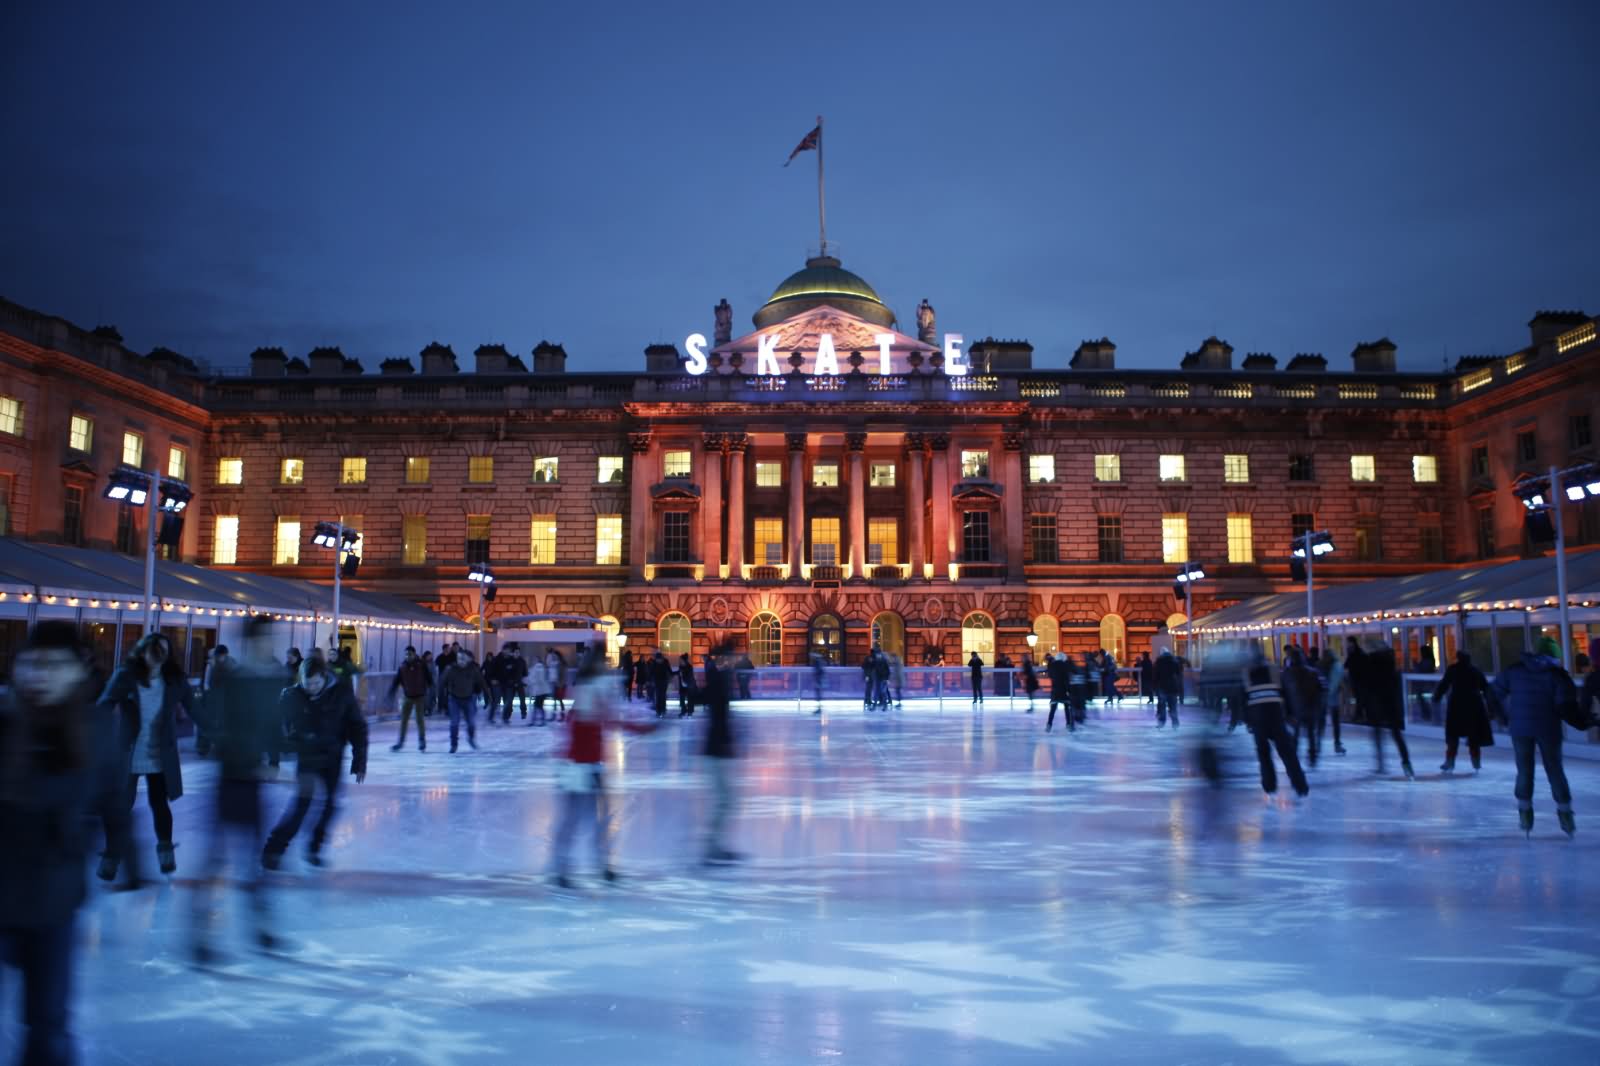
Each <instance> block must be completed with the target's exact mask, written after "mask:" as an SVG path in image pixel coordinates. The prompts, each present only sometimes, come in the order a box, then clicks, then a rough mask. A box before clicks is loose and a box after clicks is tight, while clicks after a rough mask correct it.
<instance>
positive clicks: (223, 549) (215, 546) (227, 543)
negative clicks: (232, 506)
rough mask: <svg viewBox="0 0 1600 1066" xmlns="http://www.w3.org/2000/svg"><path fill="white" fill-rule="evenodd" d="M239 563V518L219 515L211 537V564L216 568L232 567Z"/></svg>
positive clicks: (230, 515) (234, 515)
mask: <svg viewBox="0 0 1600 1066" xmlns="http://www.w3.org/2000/svg"><path fill="white" fill-rule="evenodd" d="M238 561H239V516H238V515H236V514H219V515H217V523H216V529H215V531H214V532H213V533H212V535H211V562H212V564H213V565H215V566H232V565H234V564H235V563H237V562H238Z"/></svg>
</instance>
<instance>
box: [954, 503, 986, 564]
mask: <svg viewBox="0 0 1600 1066" xmlns="http://www.w3.org/2000/svg"><path fill="white" fill-rule="evenodd" d="M961 561H962V562H964V563H986V562H988V561H989V512H988V511H962V512H961Z"/></svg>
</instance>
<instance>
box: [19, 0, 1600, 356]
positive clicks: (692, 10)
mask: <svg viewBox="0 0 1600 1066" xmlns="http://www.w3.org/2000/svg"><path fill="white" fill-rule="evenodd" d="M90 7H92V8H98V10H96V11H94V12H93V13H86V12H84V11H81V10H79V9H80V8H90ZM325 7H326V8H330V9H334V13H331V14H330V13H328V12H326V11H323V10H322V9H323V8H325ZM184 8H185V5H180V4H165V3H164V4H156V5H149V6H148V7H147V6H146V5H111V4H89V5H79V4H65V3H63V4H41V3H17V4H9V5H6V10H5V13H4V14H3V15H0V115H3V123H4V130H5V134H6V137H5V141H6V145H7V148H8V151H7V153H6V156H7V158H6V160H5V162H4V165H3V166H0V196H3V200H4V203H5V223H4V226H3V229H0V295H4V296H5V297H7V298H9V299H11V300H15V301H17V302H20V303H23V304H26V305H28V306H30V307H35V308H38V309H40V310H43V311H47V312H50V313H53V314H58V315H61V316H63V317H65V318H67V319H69V320H72V321H74V322H77V323H78V324H80V325H83V326H85V327H90V326H94V325H96V324H98V323H110V324H115V325H116V326H118V327H119V328H120V329H121V330H122V332H123V334H124V335H125V337H126V339H127V342H128V344H129V345H130V346H131V347H133V348H135V349H137V350H139V351H147V350H148V349H150V348H151V347H153V346H156V345H165V346H168V347H171V348H174V349H177V350H178V351H180V352H183V353H185V354H187V355H190V356H193V357H195V358H197V359H201V360H205V361H207V362H209V363H211V364H214V365H217V366H239V365H241V364H242V363H243V362H244V360H245V358H246V356H247V355H248V353H249V352H250V350H251V349H253V348H255V347H257V346H258V345H271V344H275V345H281V346H282V347H284V348H285V349H287V350H288V351H289V352H290V353H291V354H304V353H305V352H306V351H307V350H309V349H310V348H312V347H314V346H316V345H319V344H336V345H339V346H341V347H342V348H343V349H344V351H345V352H346V354H348V355H354V356H358V357H360V358H362V359H363V360H364V361H365V362H366V364H367V367H368V369H369V370H375V369H376V364H377V360H378V359H379V358H382V357H386V356H393V355H402V356H414V355H415V354H416V353H417V351H418V350H419V349H420V348H422V347H423V345H425V344H426V343H428V342H429V341H431V340H435V339H437V340H440V341H443V342H445V343H448V344H451V345H453V346H454V348H455V350H456V352H457V354H458V356H461V357H462V361H463V365H465V366H468V367H470V365H471V359H470V355H471V352H472V350H473V349H474V348H475V347H476V346H478V345H479V344H481V343H485V342H497V341H498V342H503V343H505V344H506V345H508V346H509V347H510V348H511V349H512V350H513V351H517V352H521V353H524V354H526V353H527V352H528V351H529V350H530V349H531V348H532V347H533V345H534V344H536V343H537V342H538V341H539V340H540V339H541V338H548V339H550V340H554V341H559V342H562V343H564V344H565V346H566V348H567V351H568V353H569V355H570V357H571V358H570V362H569V367H570V368H572V369H629V370H632V369H638V368H640V367H641V366H642V356H641V351H642V349H643V347H644V346H645V345H646V344H648V343H651V342H653V341H659V340H665V341H669V342H678V343H681V341H682V338H683V337H684V336H685V335H687V334H688V333H690V332H693V331H696V330H699V331H704V332H706V333H708V334H709V332H710V329H711V323H712V315H711V308H712V305H713V304H715V303H716V302H717V300H718V299H719V298H722V297H726V298H727V299H728V300H729V301H730V302H731V303H732V304H733V308H734V314H735V324H736V327H737V328H736V332H743V331H744V329H746V328H748V325H749V322H750V315H751V314H752V313H753V312H754V311H755V310H756V308H757V307H758V306H759V305H760V303H761V302H762V301H763V300H765V299H766V297H767V296H768V295H769V294H770V292H771V291H772V289H773V287H774V286H775V285H776V284H777V283H778V282H779V281H781V280H782V279H783V278H784V277H785V276H786V275H787V274H788V273H790V272H791V271H793V270H795V269H797V268H799V267H800V266H801V265H802V263H803V260H804V258H805V255H806V253H807V250H808V248H813V247H814V246H815V245H816V243H817V232H816V229H817V226H816V166H815V156H814V155H812V154H805V155H802V156H801V157H800V158H799V159H797V160H796V162H795V164H794V165H793V166H791V167H789V168H788V169H783V167H782V164H783V161H784V158H785V157H786V156H787V155H788V153H789V151H790V149H792V148H793V147H794V146H795V144H796V142H798V141H799V140H800V138H801V137H802V136H804V135H805V133H806V132H807V131H808V130H810V129H811V127H812V125H813V124H814V123H815V119H816V116H817V115H818V114H819V113H820V114H822V115H824V116H826V120H827V125H826V135H825V136H826V139H825V148H826V160H827V173H828V184H827V192H828V232H829V237H830V239H831V241H832V242H835V243H836V244H837V246H838V248H839V252H840V255H841V257H842V259H843V261H844V265H845V266H846V267H849V268H850V269H852V270H855V271H856V272H858V273H860V274H861V275H862V276H863V277H865V278H866V279H867V280H868V281H869V282H871V283H872V284H873V285H874V286H875V287H876V288H877V289H878V291H879V293H880V294H881V295H882V296H883V297H884V299H885V300H886V301H887V302H888V303H889V305H890V306H891V307H892V308H893V309H894V310H895V311H896V312H897V313H898V314H899V316H900V325H901V327H902V328H903V329H906V330H907V331H908V332H913V331H914V314H913V311H914V308H915V307H916V304H917V301H918V300H920V299H922V298H924V297H926V298H927V299H929V300H930V301H931V302H932V303H933V304H934V306H935V307H936V308H937V309H938V314H939V326H940V328H941V329H942V330H948V331H954V332H960V333H963V334H965V335H966V336H967V337H968V338H969V339H976V338H979V337H983V336H986V335H991V334H992V335H995V336H999V337H1024V338H1027V339H1029V340H1031V341H1032V342H1033V344H1034V346H1035V348H1036V357H1035V358H1036V365H1041V366H1052V367H1054V366H1064V365H1065V363H1066V360H1067V358H1068V357H1069V356H1070V354H1071V352H1072V350H1073V349H1074V348H1075V347H1076V346H1077V344H1078V343H1079V341H1081V340H1083V339H1085V338H1090V337H1099V336H1101V335H1107V336H1110V337H1111V338H1112V340H1114V341H1116V342H1117V345H1118V360H1119V363H1120V364H1121V365H1126V366H1160V367H1169V366H1170V367H1175V366H1176V365H1177V363H1178V360H1179V359H1180V358H1181V356H1182V355H1183V353H1184V352H1185V351H1189V350H1192V349H1194V348H1195V347H1196V346H1197V345H1198V344H1199V342H1200V341H1201V340H1202V339H1203V338H1205V337H1206V336H1207V335H1209V334H1213V333H1215V334H1216V335H1218V336H1220V337H1222V338H1224V339H1226V340H1227V341H1229V342H1230V343H1232V344H1233V346H1234V347H1235V348H1236V349H1237V350H1238V353H1239V356H1242V354H1243V353H1244V352H1247V351H1270V352H1273V353H1275V354H1276V355H1278V356H1279V359H1280V361H1282V360H1285V359H1287V357H1288V356H1290V355H1292V354H1294V353H1295V352H1303V351H1310V352H1322V353H1323V354H1325V355H1327V356H1328V357H1329V360H1330V364H1331V365H1332V366H1333V367H1334V368H1338V369H1344V368H1348V366H1349V361H1348V355H1349V352H1350V349H1351V348H1352V347H1353V346H1354V345H1355V344H1356V342H1358V341H1363V340H1373V339H1376V338H1378V337H1379V336H1382V335H1385V334H1387V335H1388V336H1389V337H1391V338H1392V339H1393V340H1394V341H1395V342H1396V343H1397V344H1398V345H1399V348H1400V359H1401V363H1402V366H1403V367H1405V368H1407V369H1418V370H1434V369H1438V368H1439V367H1440V366H1441V364H1442V361H1443V360H1444V359H1445V358H1446V356H1447V355H1448V357H1449V359H1450V360H1451V361H1454V359H1455V358H1457V357H1459V356H1461V355H1464V354H1478V353H1504V352H1507V351H1510V350H1512V349H1514V348H1516V347H1519V346H1521V345H1523V344H1525V343H1526V342H1527V331H1526V328H1525V325H1524V324H1525V323H1526V321H1527V319H1528V318H1529V317H1530V315H1531V314H1532V313H1533V312H1534V311H1535V310H1536V309H1539V308H1562V309H1570V308H1583V309H1585V310H1588V311H1590V312H1591V313H1592V312H1594V311H1596V310H1600V253H1597V251H1596V248H1595V241H1596V238H1597V236H1600V195H1597V190H1600V121H1597V119H1600V63H1597V62H1596V61H1595V58H1594V49H1595V45H1596V42H1597V41H1600V4H1595V3H1593V2H1572V3H1555V2H1552V3H1527V4H1505V3H1495V4H1479V3H1470V4H1468V3H1447V4H1434V3H1392V2H1390V3H1340V4H1320V5H1312V4H1302V3H1288V4H1281V3H1258V4H1236V5H1235V4H1216V3H1212V4H1188V3H1184V4H1159V5H1157V4H1129V5H1111V4H1100V5H1093V6H1091V5H1087V4H1077V3H1048V4H1038V5H1015V4H1007V3H963V4H937V3H926V2H925V3H916V4H863V3H852V4H840V5H837V6H834V5H827V4H820V3H813V4H806V5H798V6H797V5H765V4H762V5H758V4H732V5H727V6H725V7H710V6H706V7H699V6H695V5H689V4H651V5H644V4H636V5H606V4H587V5H585V4H560V5H553V4H551V5H533V4H506V5H503V10H492V9H491V5H489V4H476V3H473V4H459V5H434V4H430V5H415V6H412V5H405V4H394V5H377V4H356V3H342V4H341V3H336V4H331V5H320V4H319V5H306V6H304V7H301V6H299V5H295V4H273V5H239V4H226V5H212V4H195V5H192V6H189V7H187V9H186V10H185V9H184ZM224 9H226V10H224ZM1237 358H1238V356H1236V359H1237Z"/></svg>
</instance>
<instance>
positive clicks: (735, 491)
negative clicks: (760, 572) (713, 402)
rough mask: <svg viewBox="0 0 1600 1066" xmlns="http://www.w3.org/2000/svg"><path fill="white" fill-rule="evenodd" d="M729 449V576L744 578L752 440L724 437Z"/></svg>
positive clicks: (735, 436)
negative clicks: (746, 486) (746, 456)
mask: <svg viewBox="0 0 1600 1066" xmlns="http://www.w3.org/2000/svg"><path fill="white" fill-rule="evenodd" d="M723 442H724V443H725V444H726V445H727V448H728V576H729V577H731V578H733V580H735V581H737V580H739V579H740V578H742V577H743V576H744V450H745V448H746V447H747V446H748V445H749V443H750V438H749V437H746V436H745V435H744V434H743V433H729V434H727V435H725V436H724V437H723Z"/></svg>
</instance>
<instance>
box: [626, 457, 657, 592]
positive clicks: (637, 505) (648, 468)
mask: <svg viewBox="0 0 1600 1066" xmlns="http://www.w3.org/2000/svg"><path fill="white" fill-rule="evenodd" d="M628 448H629V450H630V451H631V452H632V455H631V456H630V457H629V463H628V579H629V580H631V581H643V580H644V563H645V559H646V558H647V556H648V549H649V544H650V484H651V482H652V481H653V480H654V479H655V477H656V469H657V463H656V445H655V442H653V441H652V440H651V439H650V433H649V431H648V430H646V431H645V432H643V433H630V434H628Z"/></svg>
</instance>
